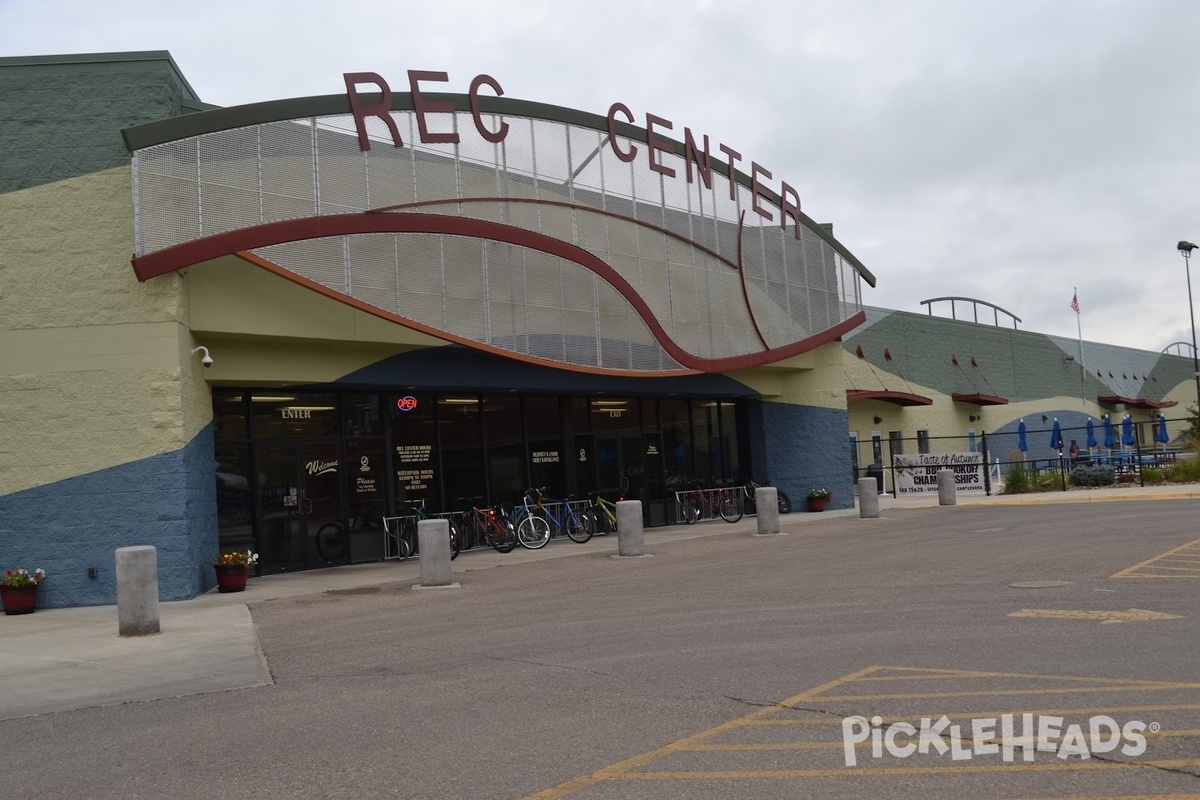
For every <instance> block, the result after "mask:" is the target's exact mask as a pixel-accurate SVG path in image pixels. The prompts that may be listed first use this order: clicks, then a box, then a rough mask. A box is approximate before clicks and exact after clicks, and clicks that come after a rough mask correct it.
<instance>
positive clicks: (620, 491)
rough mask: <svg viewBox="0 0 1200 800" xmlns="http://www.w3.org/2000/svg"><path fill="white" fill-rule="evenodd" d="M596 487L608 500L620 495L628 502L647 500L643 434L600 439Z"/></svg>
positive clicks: (597, 445)
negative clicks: (612, 496)
mask: <svg viewBox="0 0 1200 800" xmlns="http://www.w3.org/2000/svg"><path fill="white" fill-rule="evenodd" d="M596 483H597V487H596V488H597V491H599V492H600V493H601V494H602V495H604V496H605V497H609V496H610V495H613V494H616V495H620V496H621V497H623V498H625V499H626V500H644V499H645V498H644V497H642V490H643V489H644V488H645V486H646V474H645V469H644V467H643V463H642V436H641V434H625V435H621V436H597V437H596ZM610 499H611V498H610Z"/></svg>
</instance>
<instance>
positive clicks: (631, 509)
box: [617, 500, 646, 557]
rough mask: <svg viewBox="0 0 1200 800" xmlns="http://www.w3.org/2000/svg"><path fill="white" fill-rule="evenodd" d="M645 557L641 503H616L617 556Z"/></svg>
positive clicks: (634, 501) (620, 501)
mask: <svg viewBox="0 0 1200 800" xmlns="http://www.w3.org/2000/svg"><path fill="white" fill-rule="evenodd" d="M644 555H646V533H645V531H644V530H643V528H642V501H641V500H618V501H617V556H618V557H622V556H644Z"/></svg>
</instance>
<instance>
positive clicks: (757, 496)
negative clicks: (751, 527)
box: [754, 486, 779, 534]
mask: <svg viewBox="0 0 1200 800" xmlns="http://www.w3.org/2000/svg"><path fill="white" fill-rule="evenodd" d="M754 508H755V515H756V516H757V518H758V532H759V533H760V534H767V533H779V490H778V489H776V488H775V487H774V486H759V487H758V488H757V489H755V490H754Z"/></svg>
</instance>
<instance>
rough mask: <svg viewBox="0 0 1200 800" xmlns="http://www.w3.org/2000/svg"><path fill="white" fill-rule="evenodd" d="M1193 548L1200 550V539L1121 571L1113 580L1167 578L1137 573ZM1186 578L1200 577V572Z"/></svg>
mask: <svg viewBox="0 0 1200 800" xmlns="http://www.w3.org/2000/svg"><path fill="white" fill-rule="evenodd" d="M1193 547H1196V548H1200V539H1197V540H1196V541H1194V542H1188V543H1187V544H1184V545H1180V546H1179V547H1176V548H1174V549H1172V550H1168V551H1167V552H1165V553H1160V554H1159V555H1156V556H1155V557H1154V558H1148V559H1146V560H1145V561H1143V562H1141V563H1140V564H1134V565H1133V566H1132V567H1126V568H1125V569H1123V570H1121V571H1120V572H1117V573H1115V574H1113V575H1112V576H1111V577H1113V578H1144V577H1165V576H1147V575H1144V574H1141V575H1139V574H1137V573H1138V570H1141V569H1144V568H1146V567H1149V566H1150V565H1152V564H1154V563H1155V562H1156V561H1160V560H1162V559H1165V558H1168V557H1170V556H1173V555H1175V554H1177V553H1182V552H1183V551H1185V550H1189V549H1190V548H1193ZM1195 554H1200V549H1198V550H1197V551H1195ZM1189 555H1192V553H1189ZM1181 577H1183V576H1181ZM1186 577H1200V570H1198V571H1197V573H1196V575H1195V576H1191V575H1189V576H1186Z"/></svg>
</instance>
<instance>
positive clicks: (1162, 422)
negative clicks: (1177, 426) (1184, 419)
mask: <svg viewBox="0 0 1200 800" xmlns="http://www.w3.org/2000/svg"><path fill="white" fill-rule="evenodd" d="M1154 427H1155V428H1156V430H1155V432H1154V439H1155V440H1156V441H1159V442H1162V443H1163V444H1167V443H1168V442H1170V441H1171V437H1170V436H1168V435H1167V418H1166V417H1164V416H1163V415H1162V414H1159V415H1158V424H1157V425H1155V426H1154Z"/></svg>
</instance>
